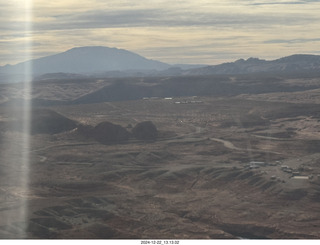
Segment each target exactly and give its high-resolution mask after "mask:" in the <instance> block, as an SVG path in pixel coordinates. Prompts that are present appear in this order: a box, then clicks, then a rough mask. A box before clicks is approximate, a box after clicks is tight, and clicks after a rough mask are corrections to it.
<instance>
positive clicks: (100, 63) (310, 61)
mask: <svg viewBox="0 0 320 245" xmlns="http://www.w3.org/2000/svg"><path fill="white" fill-rule="evenodd" d="M31 64H32V66H31ZM27 67H33V68H32V72H31V73H32V75H34V76H41V75H44V74H58V73H60V74H62V73H65V74H81V75H94V76H105V77H121V76H123V77H129V76H181V75H182V76H185V75H228V74H229V75H234V74H252V73H292V74H295V73H299V72H315V73H320V55H312V54H293V55H290V56H286V57H282V58H278V59H275V60H264V59H259V58H253V57H250V58H248V59H246V60H245V59H238V60H236V61H234V62H227V63H222V64H218V65H196V64H194V65H186V64H177V65H170V64H166V63H163V62H160V61H157V60H152V59H147V58H145V57H143V56H141V55H139V54H136V53H133V52H131V51H128V50H125V49H118V48H109V47H103V46H85V47H75V48H72V49H69V50H66V51H65V52H62V53H58V54H54V55H50V56H46V57H41V58H37V59H33V60H29V61H25V62H21V63H18V64H16V65H5V66H2V67H1V66H0V78H1V77H4V78H7V77H10V76H13V75H17V74H20V75H22V76H23V74H24V72H25V69H26V68H27ZM20 77H21V76H20ZM1 80H4V79H1Z"/></svg>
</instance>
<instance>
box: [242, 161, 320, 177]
mask: <svg viewBox="0 0 320 245" xmlns="http://www.w3.org/2000/svg"><path fill="white" fill-rule="evenodd" d="M280 164H281V162H280V161H276V162H275V163H267V162H258V161H251V162H250V163H249V164H246V165H245V167H246V168H249V169H257V168H261V167H266V166H278V165H280ZM280 169H281V171H282V172H285V173H288V174H290V175H291V177H290V178H293V179H310V180H311V179H313V178H314V176H313V175H312V174H310V175H302V174H301V172H299V171H298V170H296V169H293V168H291V167H289V166H287V165H281V166H280ZM317 178H318V179H319V180H320V175H319V174H318V175H317ZM271 179H276V176H274V175H273V176H271Z"/></svg>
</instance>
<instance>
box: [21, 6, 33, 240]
mask: <svg viewBox="0 0 320 245" xmlns="http://www.w3.org/2000/svg"><path fill="white" fill-rule="evenodd" d="M32 1H33V0H26V1H25V6H24V11H25V12H24V23H25V26H24V33H25V42H24V52H25V56H26V60H30V62H27V63H26V65H25V67H24V74H23V75H24V76H23V77H24V79H23V91H24V103H23V105H22V146H21V148H22V149H21V153H22V154H21V163H20V164H21V176H20V181H21V183H20V188H21V192H22V198H23V199H24V200H22V205H21V206H20V210H19V212H20V214H19V215H20V218H19V219H20V220H22V222H23V228H22V233H23V234H22V237H26V229H27V223H28V222H27V219H28V217H27V216H28V195H29V191H30V190H29V175H30V119H31V106H32V105H31V92H32V91H31V90H32V88H31V80H32V62H31V60H32V36H31V33H32Z"/></svg>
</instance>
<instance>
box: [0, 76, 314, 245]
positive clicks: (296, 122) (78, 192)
mask: <svg viewBox="0 0 320 245" xmlns="http://www.w3.org/2000/svg"><path fill="white" fill-rule="evenodd" d="M32 86H33V88H32V101H31V104H32V106H33V107H32V111H31V112H32V114H31V116H30V117H31V135H30V137H29V138H28V142H30V145H29V148H28V156H29V159H30V161H29V165H28V166H27V169H24V167H25V166H21V165H19V163H18V162H15V161H14V160H13V159H20V158H21V157H23V156H21V154H22V153H21V152H22V150H21V149H20V144H21V142H23V141H24V138H25V137H26V135H25V133H23V132H21V130H19V128H21V118H20V116H21V114H22V112H21V110H22V107H23V104H24V101H23V99H22V97H23V94H24V93H25V91H23V90H22V89H21V85H19V84H1V94H0V102H1V104H0V126H1V128H0V129H1V132H0V135H1V140H0V150H1V156H2V157H1V162H0V164H1V170H0V184H1V185H0V193H1V195H0V217H1V218H0V238H9V239H10V238H33V239H38V238H42V239H44V238H46V239H53V238H57V239H69V238H72V239H86V238H90V239H258V238H261V239H319V238H320V213H319V208H320V152H319V146H320V124H319V120H320V78H319V76H302V77H298V78H292V77H289V76H276V75H274V76H264V75H261V76H245V75H242V76H206V77H192V76H190V77H159V78H155V77H153V78H123V79H120V78H119V79H111V78H108V79H102V78H99V79H94V78H90V79H70V80H63V81H62V80H59V79H48V80H42V81H36V82H34V83H33V85H32ZM105 122H109V123H111V124H106V123H105ZM142 122H151V124H152V125H154V126H155V127H156V132H157V134H149V133H150V132H149V131H150V130H151V131H152V132H154V129H152V127H145V128H143V130H145V131H143V132H144V134H142V136H141V137H139V135H138V134H137V133H135V132H134V131H135V129H136V130H138V129H137V126H138V125H139V124H141V123H142ZM15 125H17V126H15ZM97 125H100V129H101V131H99V127H98V126H97ZM101 125H102V126H103V125H104V126H105V128H103V127H102V126H101ZM115 125H116V126H115ZM148 130H149V131H148ZM115 132H119V133H115ZM108 134H109V135H113V136H112V137H111V136H110V138H108V140H107V141H104V140H103V137H104V135H106V136H105V137H109V136H108ZM150 135H151V136H150ZM101 137H102V139H101ZM22 172H28V180H27V184H28V188H27V189H23V188H22V187H21V185H22V182H23V181H21V175H20V174H21V173H22ZM21 206H26V207H27V209H26V210H27V211H26V215H25V217H26V218H25V219H24V220H21V216H19V210H20V209H21Z"/></svg>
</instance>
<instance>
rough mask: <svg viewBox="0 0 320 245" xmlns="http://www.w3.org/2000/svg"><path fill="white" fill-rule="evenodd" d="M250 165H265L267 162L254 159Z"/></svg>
mask: <svg viewBox="0 0 320 245" xmlns="http://www.w3.org/2000/svg"><path fill="white" fill-rule="evenodd" d="M250 165H257V166H260V167H261V166H267V163H265V162H256V161H251V162H250Z"/></svg>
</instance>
